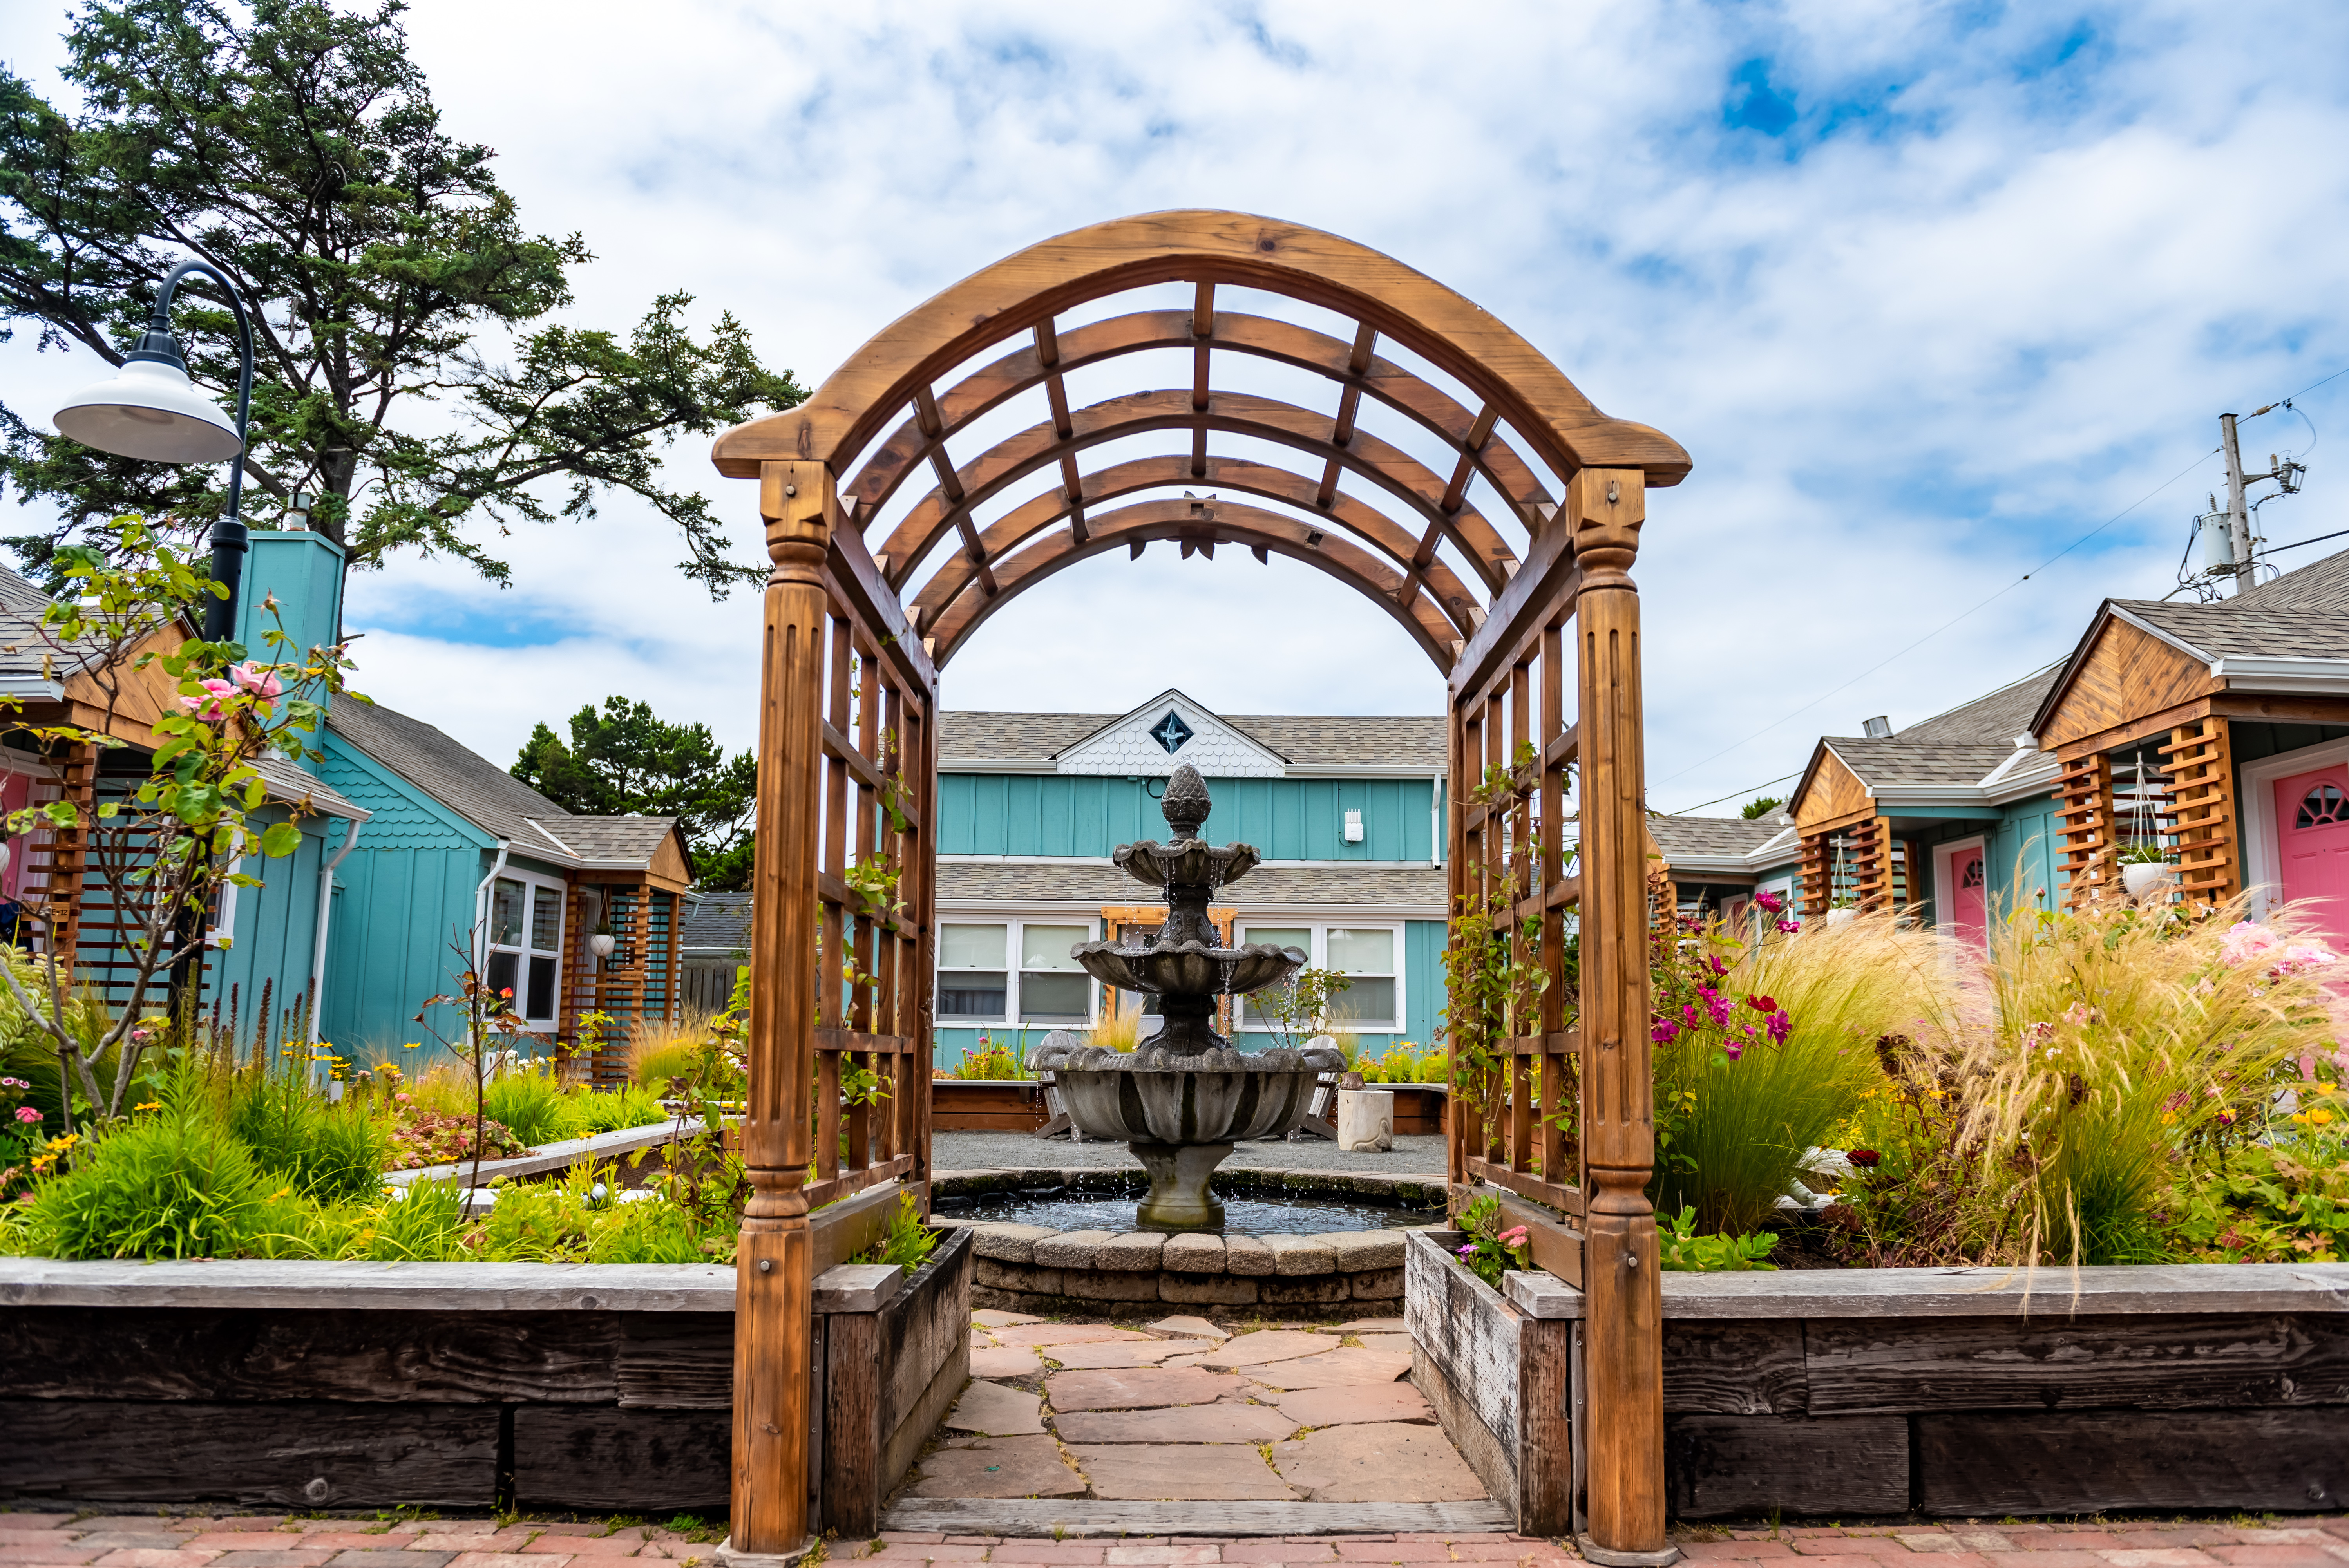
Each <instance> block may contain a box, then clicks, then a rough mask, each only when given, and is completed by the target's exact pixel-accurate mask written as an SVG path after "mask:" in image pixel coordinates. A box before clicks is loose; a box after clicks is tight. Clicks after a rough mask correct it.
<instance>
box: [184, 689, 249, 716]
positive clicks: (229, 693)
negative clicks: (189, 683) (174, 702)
mask: <svg viewBox="0 0 2349 1568" xmlns="http://www.w3.org/2000/svg"><path fill="white" fill-rule="evenodd" d="M198 684H200V685H201V686H202V687H203V688H204V695H203V696H182V697H181V698H180V706H181V707H184V708H186V709H187V710H188V711H189V712H191V713H192V714H194V715H195V716H196V717H198V718H202V719H209V720H211V721H212V722H213V723H218V722H219V721H220V720H222V719H223V718H226V717H228V699H229V698H230V697H233V696H235V695H236V687H235V686H233V685H232V684H230V683H229V682H227V681H224V680H208V681H202V682H200V683H198Z"/></svg>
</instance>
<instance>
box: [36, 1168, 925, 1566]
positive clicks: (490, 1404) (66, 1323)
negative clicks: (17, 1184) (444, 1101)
mask: <svg viewBox="0 0 2349 1568" xmlns="http://www.w3.org/2000/svg"><path fill="white" fill-rule="evenodd" d="M894 1202H895V1191H887V1190H885V1191H880V1192H878V1193H876V1194H874V1201H873V1202H871V1203H869V1204H866V1203H864V1200H862V1199H859V1200H852V1201H851V1202H848V1203H843V1204H840V1205H836V1206H835V1207H836V1210H837V1211H839V1214H838V1217H837V1218H829V1219H827V1218H826V1216H829V1215H833V1213H834V1211H825V1212H824V1213H823V1215H819V1220H822V1221H823V1223H820V1224H818V1225H817V1226H816V1230H817V1235H818V1244H817V1257H816V1264H817V1266H818V1267H819V1268H820V1269H823V1270H825V1271H826V1272H824V1273H823V1274H819V1276H818V1283H819V1288H818V1291H817V1298H816V1310H817V1313H818V1318H817V1327H816V1333H817V1340H816V1346H817V1355H818V1360H817V1363H816V1364H817V1366H818V1367H821V1368H822V1369H823V1378H822V1380H821V1385H820V1387H818V1388H817V1390H816V1392H817V1394H818V1397H819V1407H818V1408H820V1409H821V1410H822V1411H823V1423H822V1428H821V1441H820V1443H819V1446H818V1452H817V1454H816V1456H815V1462H814V1464H813V1465H812V1467H811V1468H812V1470H816V1472H817V1473H813V1474H811V1476H810V1478H809V1487H810V1491H811V1493H812V1495H813V1496H815V1497H816V1498H817V1499H818V1500H819V1501H820V1503H821V1506H822V1509H823V1511H824V1517H823V1523H824V1525H825V1526H826V1527H829V1528H835V1529H840V1530H843V1532H851V1533H855V1532H864V1533H866V1534H868V1535H869V1532H870V1531H871V1530H872V1529H873V1527H874V1522H877V1520H878V1517H879V1511H880V1502H881V1499H882V1497H883V1495H885V1493H886V1491H888V1489H889V1488H890V1487H891V1486H892V1485H894V1484H895V1481H896V1480H897V1479H898V1478H899V1477H901V1476H902V1475H903V1474H904V1472H905V1466H906V1465H907V1464H909V1463H910V1462H911V1461H912V1459H913V1454H914V1451H915V1450H916V1449H918V1448H919V1446H920V1445H919V1438H920V1437H926V1436H927V1435H928V1432H929V1430H930V1429H931V1428H932V1427H934V1426H935V1425H936V1420H937V1418H938V1417H939V1416H940V1415H942V1414H943V1413H944V1411H945V1408H946V1405H947V1402H948V1401H950V1400H951V1399H952V1398H953V1396H954V1393H955V1392H957V1391H958V1390H959V1388H960V1387H961V1384H962V1381H963V1378H964V1377H965V1374H966V1372H967V1369H968V1355H969V1352H968V1320H969V1292H970V1260H971V1253H970V1246H969V1241H968V1233H964V1232H959V1231H956V1232H949V1233H947V1234H946V1235H944V1236H942V1237H941V1239H940V1241H939V1243H938V1246H937V1249H936V1251H935V1252H934V1253H932V1254H931V1255H930V1258H929V1260H928V1261H927V1263H926V1264H924V1266H923V1267H922V1269H921V1270H920V1271H918V1272H917V1273H916V1274H914V1275H912V1276H911V1277H906V1276H905V1275H903V1274H899V1275H898V1276H897V1281H898V1283H897V1284H896V1285H895V1288H891V1289H887V1290H878V1289H874V1288H873V1287H872V1285H871V1284H870V1282H869V1281H868V1282H866V1283H864V1284H862V1285H860V1284H858V1282H857V1281H856V1280H855V1279H854V1278H845V1277H843V1276H851V1275H854V1274H857V1273H858V1272H859V1271H855V1270H842V1269H838V1268H833V1267H832V1266H831V1265H832V1264H833V1261H834V1260H836V1259H837V1257H838V1256H840V1255H841V1253H843V1251H854V1250H855V1248H856V1247H858V1246H862V1245H863V1244H864V1236H863V1234H862V1226H863V1222H864V1218H865V1217H866V1216H865V1212H864V1211H865V1210H867V1209H869V1210H872V1211H874V1212H885V1211H886V1208H887V1206H888V1205H889V1204H892V1203H894ZM859 1205H862V1206H861V1207H860V1206H859ZM948 1328H951V1330H952V1332H951V1333H950V1334H949V1333H947V1329H948ZM0 1357H5V1358H6V1364H7V1365H8V1366H9V1367H10V1368H11V1375H10V1378H9V1387H8V1389H7V1397H6V1398H0V1496H6V1497H10V1498H16V1499H65V1500H87V1501H109V1502H121V1503H150V1502H154V1503H165V1502H169V1503H178V1502H194V1501H223V1502H233V1503H236V1504H239V1505H243V1506H246V1507H267V1508H272V1509H305V1508H353V1507H369V1506H389V1505H392V1504H397V1503H402V1502H406V1503H417V1504H425V1505H437V1506H441V1507H452V1508H466V1509H479V1510H487V1509H491V1508H493V1507H494V1508H558V1509H591V1510H594V1511H598V1512H605V1513H610V1512H621V1511H625V1512H647V1513H653V1512H659V1513H667V1512H674V1511H689V1512H700V1513H713V1514H717V1515H720V1516H722V1515H723V1513H724V1512H725V1510H726V1507H727V1501H728V1493H729V1490H730V1489H729V1485H728V1475H729V1471H730V1465H731V1443H732V1420H733V1418H732V1409H731V1406H732V1399H733V1371H734V1270H733V1268H732V1266H731V1265H716V1264H602V1265H594V1264H590V1265H568V1264H337V1263H283V1264H279V1263H182V1264H171V1263H161V1264H113V1263H57V1262H51V1261H48V1260H46V1259H36V1258H0ZM909 1429H917V1430H918V1436H916V1437H915V1438H913V1439H910V1441H909V1439H908V1437H907V1435H906V1434H907V1432H908V1430H909Z"/></svg>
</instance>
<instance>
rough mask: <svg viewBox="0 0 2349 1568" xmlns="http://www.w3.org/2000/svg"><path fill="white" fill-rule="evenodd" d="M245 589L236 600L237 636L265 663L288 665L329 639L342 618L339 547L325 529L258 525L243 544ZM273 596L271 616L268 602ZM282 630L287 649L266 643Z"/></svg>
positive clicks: (341, 554) (341, 563) (341, 581)
mask: <svg viewBox="0 0 2349 1568" xmlns="http://www.w3.org/2000/svg"><path fill="white" fill-rule="evenodd" d="M244 590H245V591H244V593H243V594H242V595H241V596H240V597H239V598H238V600H237V605H236V640H237V641H238V642H240V643H243V645H245V648H246V650H247V651H248V652H250V653H251V654H252V655H253V656H254V658H256V659H259V660H261V661H262V662H263V663H264V664H291V663H293V662H294V661H295V660H296V659H299V658H300V657H301V656H302V655H304V654H305V653H307V652H308V651H309V650H310V649H312V648H314V647H318V646H321V645H325V644H328V643H332V642H333V641H334V640H335V634H336V632H337V631H338V630H339V629H340V628H341V625H342V620H343V552H342V551H341V550H340V549H338V548H336V545H335V544H334V543H333V542H331V541H329V540H328V539H327V538H326V536H325V535H324V534H319V533H303V532H293V533H287V532H281V531H277V530H274V529H260V528H256V529H254V531H253V533H252V537H251V539H250V541H249V542H248V544H247V554H246V556H245V561H244ZM273 598H274V599H275V600H276V601H277V610H276V614H274V616H273V615H272V614H270V612H269V609H268V607H267V601H268V600H270V599H273ZM276 630H282V631H283V632H284V633H285V634H286V635H287V636H288V637H291V638H292V639H293V640H294V646H293V647H291V648H274V647H271V646H270V645H269V641H268V637H267V634H268V633H269V632H271V631H276Z"/></svg>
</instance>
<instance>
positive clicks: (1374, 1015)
mask: <svg viewBox="0 0 2349 1568" xmlns="http://www.w3.org/2000/svg"><path fill="white" fill-rule="evenodd" d="M1394 1021H1395V983H1394V980H1393V978H1392V976H1388V977H1385V978H1381V979H1371V980H1364V979H1357V980H1356V981H1355V982H1354V983H1353V984H1352V985H1349V986H1347V987H1346V988H1345V989H1344V990H1343V991H1340V992H1339V993H1338V994H1337V995H1334V996H1332V997H1330V1023H1332V1024H1337V1025H1344V1024H1392V1023H1393V1022H1394Z"/></svg>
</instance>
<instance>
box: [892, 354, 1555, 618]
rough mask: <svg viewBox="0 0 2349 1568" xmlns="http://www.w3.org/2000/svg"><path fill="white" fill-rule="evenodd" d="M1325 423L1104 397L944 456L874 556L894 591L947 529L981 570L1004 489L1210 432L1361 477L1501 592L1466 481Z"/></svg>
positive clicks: (1331, 491)
mask: <svg viewBox="0 0 2349 1568" xmlns="http://www.w3.org/2000/svg"><path fill="white" fill-rule="evenodd" d="M1328 424H1329V416H1327V415H1325V414H1317V413H1315V412H1314V411H1313V410H1312V409H1309V408H1300V407H1298V406H1297V405H1295V404H1293V403H1284V402H1281V401H1279V400H1278V399H1277V398H1271V397H1254V396H1251V395H1248V394H1246V393H1237V392H1212V393H1210V394H1208V396H1207V398H1206V406H1205V407H1195V397H1194V394H1193V393H1191V392H1188V391H1182V390H1174V389H1168V390H1161V391H1154V392H1137V393H1133V394H1131V395H1129V396H1127V397H1113V398H1109V399H1107V400H1105V401H1103V402H1100V403H1095V404H1092V405H1090V406H1089V407H1083V408H1079V409H1075V410H1072V411H1071V414H1070V416H1069V424H1068V429H1067V432H1066V433H1065V434H1064V433H1062V432H1061V430H1060V429H1058V428H1055V422H1054V421H1047V422H1045V423H1043V424H1040V425H1031V426H1030V427H1029V428H1027V429H1025V430H1022V431H1020V432H1019V434H1017V435H1015V436H1011V437H1009V438H1006V439H1005V440H1003V441H1001V442H999V443H998V444H997V445H996V446H994V447H993V448H990V449H988V451H986V452H984V453H982V454H980V455H979V456H978V457H977V458H975V459H972V460H971V461H969V462H968V463H965V464H964V465H962V467H960V468H959V469H955V468H950V467H948V466H947V463H946V461H945V459H944V458H943V457H940V458H939V459H937V465H936V466H937V468H938V470H939V480H938V483H937V485H936V487H935V488H933V489H932V490H930V491H929V492H928V493H927V494H926V495H925V496H924V497H923V498H922V499H921V500H918V501H916V503H915V504H914V507H913V509H912V510H911V511H908V512H907V513H906V514H905V518H904V519H903V520H902V521H899V523H898V524H897V526H896V528H895V529H894V530H893V531H891V532H890V535H889V537H888V540H887V541H886V542H885V543H884V544H883V545H882V547H881V548H880V550H878V551H877V552H874V553H875V554H876V555H878V556H880V557H882V558H884V560H885V568H884V569H885V571H886V573H888V577H889V582H890V585H891V586H892V587H895V588H899V589H903V588H904V586H905V583H908V582H909V581H911V580H912V578H913V576H914V574H915V573H916V572H918V571H919V570H920V569H921V565H922V562H924V561H925V560H926V559H927V558H928V556H929V553H930V552H931V551H933V550H935V549H936V547H937V545H938V543H939V542H940V541H941V540H943V539H944V538H945V537H946V536H947V534H948V533H950V532H959V533H960V534H961V535H962V539H963V549H964V551H965V552H966V553H967V554H968V556H969V558H970V559H971V561H972V562H974V563H976V564H978V565H980V566H982V567H984V566H986V565H987V564H988V562H987V552H986V550H985V547H984V545H983V544H982V543H981V542H980V539H979V535H978V527H977V524H976V522H975V521H973V518H972V512H973V511H974V509H976V508H978V507H979V506H981V505H983V504H985V503H986V502H987V501H988V500H991V499H993V498H994V497H995V496H997V495H999V494H1000V493H1001V492H1002V491H1003V490H1005V489H1006V488H1008V487H1009V486H1010V485H1012V484H1015V483H1017V482H1018V481H1019V480H1022V479H1024V478H1026V477H1027V476H1028V475H1030V474H1032V473H1035V472H1037V471H1039V470H1040V469H1047V468H1050V467H1052V466H1053V465H1055V464H1057V463H1060V462H1061V460H1062V459H1064V458H1071V457H1073V456H1074V455H1075V454H1076V453H1078V452H1081V451H1083V450H1084V449H1087V448H1089V447H1095V446H1099V445H1101V444H1102V443H1103V442H1106V441H1113V440H1117V439H1120V438H1123V437H1127V436H1135V435H1143V434H1147V433H1149V432H1152V431H1157V430H1186V431H1196V432H1200V433H1202V434H1204V432H1206V431H1208V430H1214V431H1217V432H1219V433H1222V434H1226V435H1235V436H1248V437H1253V438H1257V439H1259V440H1264V441H1268V442H1271V443H1273V444H1275V445H1278V446H1284V447H1288V448H1289V449H1292V450H1296V451H1299V452H1302V453H1305V454H1307V455H1308V456H1309V457H1313V458H1317V459H1320V460H1321V461H1322V462H1323V464H1324V465H1325V466H1326V468H1329V469H1340V470H1344V471H1348V472H1351V473H1354V474H1358V475H1360V476H1361V478H1363V479H1364V480H1369V481H1370V482H1371V483H1372V484H1374V485H1376V486H1378V487H1379V488H1380V489H1381V490H1385V491H1386V492H1387V493H1388V494H1390V495H1392V496H1393V497H1394V498H1395V499H1396V500H1400V501H1402V503H1403V504H1404V505H1405V506H1407V507H1409V508H1410V509H1411V510H1412V511H1415V512H1417V513H1418V514H1419V516H1420V519H1421V521H1422V523H1423V528H1424V530H1425V534H1424V537H1425V540H1426V544H1425V549H1426V552H1427V556H1426V558H1427V559H1431V560H1432V559H1433V550H1434V541H1435V540H1436V539H1437V538H1448V539H1450V540H1451V541H1452V542H1453V544H1454V547H1455V548H1456V549H1458V550H1459V551H1460V552H1461V554H1462V555H1463V556H1464V558H1465V559H1466V560H1467V562H1468V563H1469V565H1470V568H1471V569H1472V570H1473V571H1475V573H1476V574H1477V576H1478V577H1479V578H1481V579H1482V580H1483V582H1484V583H1485V588H1486V590H1487V591H1488V592H1498V591H1499V589H1500V587H1501V585H1502V584H1503V583H1506V582H1507V581H1508V579H1509V574H1510V573H1511V572H1512V571H1514V570H1515V565H1516V558H1517V557H1516V551H1514V550H1513V549H1511V548H1510V547H1509V544H1508V542H1506V541H1505V540H1504V539H1502V537H1501V536H1500V534H1499V533H1497V532H1496V531H1495V530H1494V528H1493V525H1492V524H1491V523H1490V522H1488V521H1485V518H1484V516H1483V514H1481V513H1480V512H1478V511H1476V509H1475V507H1473V506H1471V505H1469V504H1468V502H1467V500H1466V498H1465V496H1464V494H1463V493H1462V491H1463V490H1464V481H1462V483H1460V484H1453V485H1447V483H1446V481H1445V480H1443V479H1440V478H1438V477H1437V476H1436V474H1435V473H1434V472H1433V470H1432V469H1429V468H1428V467H1427V466H1426V465H1425V464H1423V463H1422V462H1420V461H1419V459H1416V458H1413V457H1412V456H1411V455H1410V454H1409V453H1407V452H1405V451H1403V450H1402V449H1400V448H1397V447H1393V446H1390V445H1389V444H1388V443H1386V442H1385V441H1382V440H1381V439H1379V438H1377V437H1375V436H1372V435H1369V434H1367V433H1364V432H1361V431H1355V432H1352V433H1351V436H1350V439H1349V440H1348V441H1347V442H1346V444H1345V445H1343V446H1340V445H1338V444H1337V443H1335V442H1333V441H1331V440H1330V438H1329V437H1328V435H1327V434H1326V433H1325V428H1326V427H1327V426H1328ZM1207 461H1208V459H1207V457H1206V453H1205V451H1204V449H1201V448H1200V447H1198V446H1196V445H1195V447H1194V449H1193V453H1192V458H1191V472H1192V476H1193V477H1194V478H1201V477H1204V476H1205V474H1206V465H1207ZM1063 494H1064V496H1065V494H1066V486H1065V483H1064V485H1063ZM1336 495H1337V487H1336V484H1335V482H1334V480H1332V479H1331V477H1330V474H1329V473H1328V472H1326V471H1325V473H1324V475H1323V477H1322V480H1321V483H1320V485H1319V488H1318V489H1317V490H1316V504H1317V505H1321V506H1325V507H1327V506H1333V505H1334V504H1335V499H1336ZM1447 508H1448V510H1447Z"/></svg>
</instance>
